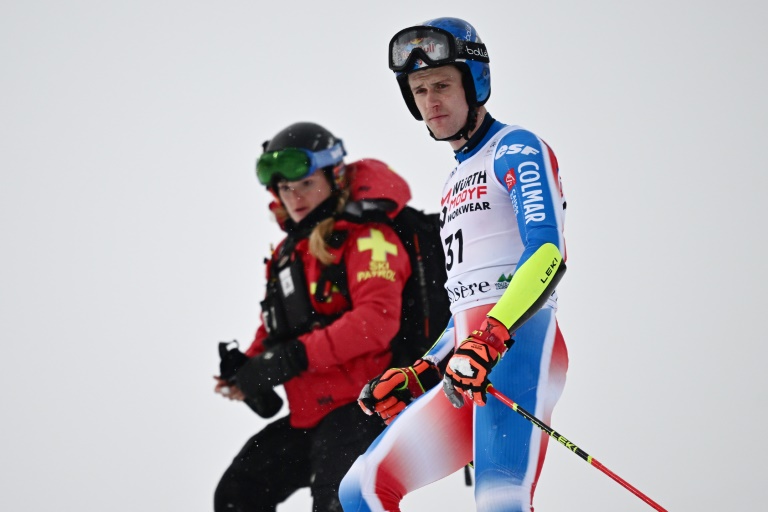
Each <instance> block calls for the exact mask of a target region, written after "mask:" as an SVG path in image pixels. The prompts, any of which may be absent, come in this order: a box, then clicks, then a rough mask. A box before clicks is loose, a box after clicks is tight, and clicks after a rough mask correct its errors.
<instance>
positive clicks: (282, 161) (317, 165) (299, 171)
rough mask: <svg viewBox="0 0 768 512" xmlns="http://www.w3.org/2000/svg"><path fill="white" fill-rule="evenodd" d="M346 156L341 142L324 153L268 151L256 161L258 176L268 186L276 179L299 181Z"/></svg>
mask: <svg viewBox="0 0 768 512" xmlns="http://www.w3.org/2000/svg"><path fill="white" fill-rule="evenodd" d="M346 154H347V152H346V151H345V150H344V144H342V143H341V141H339V142H337V143H336V144H334V145H333V147H331V148H328V149H324V150H322V151H310V150H308V149H303V148H286V149H281V150H279V151H267V152H265V153H263V154H262V155H261V156H260V157H259V159H258V160H257V161H256V176H257V177H258V178H259V183H261V184H262V185H266V186H269V185H271V184H272V181H273V180H274V179H275V178H277V179H280V178H283V179H285V180H287V181H298V180H301V179H304V178H306V177H307V176H310V175H312V173H314V172H315V171H316V170H318V169H322V168H323V167H328V166H332V165H336V164H338V163H339V162H341V160H342V159H343V158H344V156H345V155H346Z"/></svg>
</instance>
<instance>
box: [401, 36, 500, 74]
mask: <svg viewBox="0 0 768 512" xmlns="http://www.w3.org/2000/svg"><path fill="white" fill-rule="evenodd" d="M419 60H421V61H423V62H424V63H426V64H427V65H429V66H440V65H443V64H450V63H451V62H456V61H457V60H474V61H478V62H486V63H487V62H490V60H489V59H488V51H487V50H486V49H485V45H484V44H483V43H473V42H470V41H464V40H461V39H458V38H456V37H455V36H454V35H453V34H451V33H450V32H448V31H447V30H443V29H441V28H437V27H427V26H417V27H409V28H406V29H403V30H401V31H400V32H398V33H397V34H395V36H394V37H393V38H392V39H391V40H390V42H389V69H391V70H392V71H397V72H407V71H409V70H413V69H414V67H416V68H420V67H424V66H423V65H420V64H419V63H418V61H419Z"/></svg>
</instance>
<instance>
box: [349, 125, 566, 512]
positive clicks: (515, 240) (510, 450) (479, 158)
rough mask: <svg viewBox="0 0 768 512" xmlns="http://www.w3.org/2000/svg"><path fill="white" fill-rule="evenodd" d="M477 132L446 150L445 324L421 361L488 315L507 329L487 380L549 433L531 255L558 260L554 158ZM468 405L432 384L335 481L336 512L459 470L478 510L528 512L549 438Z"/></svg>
mask: <svg viewBox="0 0 768 512" xmlns="http://www.w3.org/2000/svg"><path fill="white" fill-rule="evenodd" d="M478 132H479V134H480V135H479V137H481V139H480V140H479V142H477V143H476V144H474V145H472V149H470V150H469V151H466V148H467V146H470V145H471V144H472V142H473V140H470V142H469V143H468V144H467V146H465V148H463V149H465V151H461V150H460V151H458V152H457V154H456V160H457V162H458V165H457V166H456V168H455V169H454V170H453V171H452V172H451V174H450V175H449V177H448V180H447V182H446V184H445V187H444V188H443V193H442V198H441V216H440V217H441V228H440V233H441V236H442V238H443V240H444V251H445V256H446V270H447V273H448V281H447V283H446V290H447V292H448V295H449V297H450V300H451V313H452V317H451V321H450V323H449V325H448V326H447V328H446V329H445V331H444V332H443V334H442V335H441V337H440V339H439V340H438V341H437V343H436V344H435V346H434V347H433V348H432V349H431V350H430V351H429V352H428V354H427V357H433V358H435V359H437V360H442V359H444V358H445V357H448V356H450V354H451V353H452V351H453V350H455V347H456V346H457V345H458V344H459V343H461V342H462V341H463V340H464V339H466V337H467V336H468V335H469V334H470V332H471V331H472V330H473V329H476V328H478V327H479V326H480V325H481V324H482V322H483V320H484V319H485V317H486V315H488V314H489V313H491V316H493V317H494V318H497V319H499V320H501V321H502V322H503V323H504V324H505V325H507V326H508V327H510V326H514V333H513V337H514V340H515V343H514V344H513V345H512V347H511V348H510V349H509V351H508V352H507V353H506V354H505V355H504V357H503V358H502V359H501V361H500V362H499V363H498V364H497V365H496V367H495V368H494V369H493V371H492V373H491V374H490V380H491V382H492V383H493V385H494V387H496V388H498V389H499V390H500V391H501V392H503V393H504V394H506V395H507V396H509V397H511V398H512V399H513V400H514V401H515V402H517V403H518V404H519V405H520V406H521V407H523V408H524V409H526V410H527V411H530V412H531V413H533V414H534V415H535V416H537V417H538V418H540V419H541V420H542V421H544V422H545V423H549V422H550V419H551V415H552V410H553V408H554V406H555V403H556V402H557V400H558V399H559V398H560V394H561V393H562V390H563V386H564V384H565V374H566V370H567V367H568V354H567V350H566V347H565V342H564V340H563V337H562V335H561V333H560V329H559V327H558V325H557V320H556V318H555V312H556V309H557V296H556V294H555V293H554V291H553V290H552V289H546V288H544V287H542V286H539V285H538V284H537V283H538V281H542V282H543V281H545V280H546V279H547V276H549V274H548V273H547V276H544V278H543V279H540V272H539V269H537V265H539V266H540V265H541V261H542V256H541V255H542V254H544V256H543V257H544V259H557V258H560V259H561V260H563V261H564V260H565V241H564V238H563V223H564V216H565V199H564V196H563V192H562V187H561V184H560V176H559V169H558V165H557V160H556V158H555V155H554V153H553V152H552V150H551V149H550V148H549V146H548V145H547V144H546V143H545V142H544V141H542V140H541V139H540V138H538V137H537V136H536V135H534V134H533V133H531V132H530V131H527V130H525V129H523V128H521V127H519V126H508V125H505V124H502V123H500V122H498V121H495V120H493V118H491V117H490V114H486V119H485V121H484V122H483V125H482V126H481V128H480V129H479V130H478ZM483 132H484V133H483ZM477 136H478V134H475V136H473V139H474V137H477ZM558 263H560V262H558ZM544 267H547V268H548V266H547V265H544ZM531 268H533V269H534V271H532V272H531V271H528V270H525V269H531ZM563 268H564V267H563ZM531 276H533V277H531ZM534 281H536V282H534ZM531 290H533V291H531ZM537 294H539V295H541V296H540V297H532V296H531V295H537ZM502 296H503V299H502ZM534 302H535V303H536V305H535V306H532V304H533V303H534ZM523 317H524V318H525V320H522V318H523ZM518 320H520V321H518ZM468 404H469V402H468V403H467V404H465V405H464V407H461V408H458V409H457V408H454V407H453V405H451V403H450V402H449V400H448V399H447V398H446V396H445V395H444V393H443V390H442V388H441V386H436V387H434V388H432V389H431V390H430V391H428V392H427V393H426V394H424V395H422V396H421V397H419V398H418V399H416V400H415V401H413V402H412V403H411V404H410V405H409V406H408V407H407V408H406V409H405V410H404V411H403V412H402V413H400V415H399V416H398V417H397V418H396V419H395V420H394V421H393V422H392V423H391V424H390V425H389V426H388V427H387V428H386V429H385V430H384V432H383V433H382V434H381V435H380V436H379V437H378V438H377V439H376V441H375V442H374V443H373V444H372V445H371V446H370V447H369V449H368V450H367V452H366V453H365V454H364V455H362V456H361V457H359V458H358V460H357V461H356V463H355V464H354V465H353V466H352V468H351V469H350V471H349V472H348V473H347V475H346V477H345V478H344V480H343V481H342V484H341V488H340V492H339V495H340V498H341V502H342V505H343V508H344V511H345V512H384V511H388V512H393V511H399V510H400V508H399V504H400V501H401V500H402V498H403V496H405V494H407V493H408V492H410V491H413V490H415V489H418V488H420V487H423V486H425V485H427V484H429V483H432V482H435V481H437V480H439V479H441V478H443V477H445V476H448V475H450V474H452V473H453V472H455V471H457V470H460V469H461V468H462V467H463V466H465V465H466V464H468V463H470V462H471V461H474V468H475V480H476V487H475V502H476V506H477V510H478V511H480V512H502V511H503V512H513V511H525V512H528V511H531V510H532V501H533V493H534V490H535V488H536V482H537V479H538V476H539V474H540V472H541V468H542V464H543V462H544V456H545V453H546V448H547V440H548V437H549V436H547V435H546V434H545V433H543V432H542V431H541V430H539V429H538V428H537V427H535V426H534V425H533V424H532V423H530V422H528V421H527V420H525V419H524V418H522V417H521V416H519V415H518V414H515V413H514V412H513V411H511V410H510V409H509V408H508V407H507V406H506V405H504V404H502V403H501V402H499V401H498V400H495V399H492V398H489V399H488V402H487V405H486V406H484V407H478V406H470V405H468Z"/></svg>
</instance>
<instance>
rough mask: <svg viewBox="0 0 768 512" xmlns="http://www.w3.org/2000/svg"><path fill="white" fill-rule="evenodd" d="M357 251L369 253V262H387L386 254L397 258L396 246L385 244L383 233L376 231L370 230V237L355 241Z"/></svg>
mask: <svg viewBox="0 0 768 512" xmlns="http://www.w3.org/2000/svg"><path fill="white" fill-rule="evenodd" d="M357 250H358V251H360V252H363V251H371V260H373V261H387V254H391V255H393V256H397V246H396V245H395V244H393V243H390V242H387V240H386V239H385V238H384V233H382V232H381V231H379V230H378V229H371V236H369V237H366V238H358V239H357Z"/></svg>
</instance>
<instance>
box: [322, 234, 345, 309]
mask: <svg viewBox="0 0 768 512" xmlns="http://www.w3.org/2000/svg"><path fill="white" fill-rule="evenodd" d="M348 237H349V232H348V231H346V230H343V231H342V230H336V231H333V232H332V233H331V235H330V237H329V238H328V240H327V243H328V246H329V247H331V248H332V249H341V247H342V246H343V245H344V242H346V241H347V238H348ZM334 286H335V287H336V288H337V289H338V290H339V291H340V292H341V294H342V295H343V296H344V298H345V299H346V300H347V302H349V303H350V304H351V303H352V301H351V300H350V297H349V285H348V282H347V265H346V262H345V261H344V255H343V254H342V255H341V258H339V260H338V261H336V262H334V263H331V264H330V265H327V266H325V267H324V268H323V270H322V271H321V272H320V275H319V276H318V277H317V287H316V288H315V294H314V296H313V297H314V299H315V301H317V302H325V301H326V300H328V298H330V296H331V293H332V292H333V287H334Z"/></svg>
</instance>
